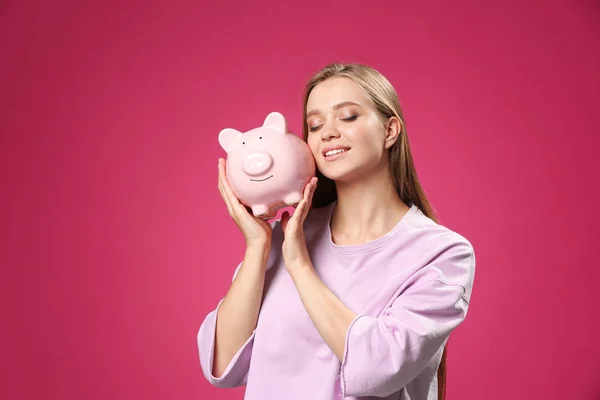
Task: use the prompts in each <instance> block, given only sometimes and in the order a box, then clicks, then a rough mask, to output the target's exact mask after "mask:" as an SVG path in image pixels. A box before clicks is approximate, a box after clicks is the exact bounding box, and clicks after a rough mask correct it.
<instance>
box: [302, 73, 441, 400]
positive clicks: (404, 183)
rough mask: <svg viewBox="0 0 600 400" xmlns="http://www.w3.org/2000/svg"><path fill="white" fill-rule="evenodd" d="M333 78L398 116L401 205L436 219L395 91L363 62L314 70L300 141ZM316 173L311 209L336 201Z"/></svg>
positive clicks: (392, 153)
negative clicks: (315, 94)
mask: <svg viewBox="0 0 600 400" xmlns="http://www.w3.org/2000/svg"><path fill="white" fill-rule="evenodd" d="M333 77H345V78H349V79H351V80H352V81H353V82H354V83H356V84H357V85H358V86H359V87H361V88H362V89H363V90H364V92H365V94H366V95H367V97H368V98H369V99H370V100H371V101H372V103H373V105H374V106H375V108H376V110H377V113H378V114H379V117H380V119H381V121H382V122H384V123H385V122H387V120H388V119H389V118H391V117H396V118H398V120H399V121H400V125H401V131H400V134H399V138H398V140H396V142H395V143H394V144H393V145H392V146H391V147H390V149H389V150H388V157H389V165H390V169H391V173H392V176H393V182H394V188H395V189H396V193H397V194H398V196H399V197H400V199H401V200H402V201H403V202H404V203H405V204H407V205H412V204H415V205H416V206H417V207H419V209H420V210H421V211H422V212H423V214H424V215H426V216H427V217H429V218H430V219H432V220H433V221H435V222H438V220H437V216H436V212H435V210H434V209H433V207H432V206H431V204H430V203H429V200H428V199H427V196H426V195H425V191H424V190H423V187H422V186H421V183H420V182H419V179H418V176H417V172H416V169H415V166H414V162H413V157H412V153H411V151H410V143H409V140H408V135H407V132H406V122H405V120H404V115H403V113H402V108H401V106H400V101H399V99H398V94H397V93H396V90H395V89H394V87H393V86H392V84H391V83H390V82H389V81H388V80H387V79H386V78H385V77H384V76H383V75H382V74H381V73H380V72H378V71H377V70H375V69H373V68H372V67H369V66H367V65H364V64H357V63H350V64H343V63H332V64H328V65H326V66H325V67H324V68H323V69H321V70H320V71H318V72H317V73H316V74H315V75H314V76H313V77H312V78H311V79H310V80H309V81H308V83H307V85H306V87H305V89H304V95H303V102H302V136H303V138H304V140H305V141H306V140H307V138H308V132H309V131H308V124H307V121H306V104H307V102H308V96H309V95H310V93H311V92H312V90H313V89H314V88H315V86H317V85H318V84H319V83H321V82H323V81H325V80H327V79H329V78H333ZM316 175H317V177H318V178H319V184H318V185H317V188H316V190H315V193H314V195H313V203H312V207H313V208H319V207H323V206H326V205H327V204H330V203H332V202H333V201H335V200H337V191H336V188H335V182H334V181H333V180H331V179H329V178H327V177H325V176H324V175H323V174H322V173H321V171H319V170H318V168H317V171H316ZM446 348H447V346H445V347H444V350H443V353H442V359H441V361H440V365H439V367H438V371H437V382H438V400H444V398H445V395H446V351H447V350H446Z"/></svg>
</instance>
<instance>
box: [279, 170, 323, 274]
mask: <svg viewBox="0 0 600 400" xmlns="http://www.w3.org/2000/svg"><path fill="white" fill-rule="evenodd" d="M316 187H317V178H316V177H313V178H312V179H311V180H310V181H309V182H308V183H307V184H306V186H305V187H304V193H303V196H302V200H301V201H300V203H298V205H297V206H296V209H295V210H294V213H293V215H292V216H291V217H290V213H289V212H288V211H286V212H284V213H283V214H282V216H281V227H282V229H283V235H284V240H283V246H282V253H283V260H284V262H285V266H286V268H287V270H288V271H290V272H291V271H292V270H296V269H298V268H302V267H306V266H309V265H312V262H311V260H310V256H309V255H308V249H307V247H306V239H305V237H304V220H305V219H306V216H307V215H308V212H309V211H310V208H311V205H312V198H313V195H314V193H315V189H316Z"/></svg>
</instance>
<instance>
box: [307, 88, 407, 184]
mask: <svg viewBox="0 0 600 400" xmlns="http://www.w3.org/2000/svg"><path fill="white" fill-rule="evenodd" d="M306 111H307V124H308V138H307V143H308V146H309V147H310V149H311V151H312V153H313V156H314V158H315V161H316V165H317V168H318V169H319V170H320V171H321V172H322V173H323V175H325V176H326V177H327V178H329V179H332V180H334V181H338V182H341V181H352V180H356V179H360V178H361V177H363V176H366V175H368V174H372V173H373V172H374V171H376V170H377V169H379V168H387V151H386V149H387V148H389V147H390V146H391V145H392V144H393V141H394V140H395V138H394V137H393V134H394V127H393V126H392V127H391V128H388V127H387V126H388V124H387V123H386V124H384V123H383V122H382V121H381V119H380V118H379V116H378V113H377V111H376V109H375V107H374V106H373V105H372V103H371V102H370V101H369V99H368V97H367V96H366V94H365V92H364V91H363V90H362V89H361V88H360V87H359V86H358V85H357V84H356V83H354V82H353V81H352V80H351V79H349V78H345V77H335V78H330V79H327V80H326V81H323V82H321V83H319V84H318V85H317V86H316V87H315V88H314V89H313V90H312V92H311V94H310V96H309V98H308V101H307V104H306ZM390 132H391V134H392V136H390Z"/></svg>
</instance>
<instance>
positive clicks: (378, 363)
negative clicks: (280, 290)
mask: <svg viewBox="0 0 600 400" xmlns="http://www.w3.org/2000/svg"><path fill="white" fill-rule="evenodd" d="M474 268H475V258H474V254H473V250H472V248H471V247H470V245H464V244H461V245H456V246H454V247H452V248H451V249H450V250H448V251H446V252H445V253H443V254H442V255H440V256H439V257H438V258H437V259H436V260H434V261H433V262H432V263H430V264H429V265H427V266H425V267H424V268H422V269H421V270H420V271H419V272H417V273H416V274H415V276H414V277H413V279H412V280H411V285H410V286H408V288H406V289H405V290H404V291H402V293H400V294H399V295H398V296H397V297H396V298H395V299H394V301H393V302H392V304H391V306H390V307H388V308H387V309H386V310H385V311H384V312H383V313H382V314H381V315H380V316H378V317H372V316H367V315H357V314H356V313H354V312H353V311H352V310H350V309H349V308H347V307H346V306H345V305H344V304H343V303H342V302H341V301H340V300H339V299H338V298H337V297H336V296H335V295H334V294H333V293H332V292H331V291H330V290H329V289H328V288H327V287H326V286H325V285H324V284H323V283H322V282H321V281H320V279H319V277H318V276H317V275H316V273H315V272H314V270H313V269H312V266H310V265H307V266H305V267H304V268H298V269H295V270H292V271H290V273H291V274H292V278H293V280H294V282H295V284H296V287H297V289H298V293H299V295H300V297H301V299H302V302H303V304H304V306H305V308H306V310H307V312H308V314H309V316H310V317H311V319H312V321H313V323H314V324H315V327H316V328H317V330H318V331H319V333H320V334H321V336H322V337H323V339H324V340H325V342H326V343H327V344H328V345H329V346H330V347H331V349H332V351H333V352H334V353H335V354H336V356H337V357H338V359H340V361H341V386H342V391H343V395H344V396H378V397H385V396H388V395H389V394H391V393H394V392H396V391H398V390H400V389H401V388H402V387H404V386H406V385H407V384H408V383H409V382H410V381H412V380H413V379H414V378H415V377H416V376H417V375H418V374H419V373H420V372H421V371H423V370H424V369H425V367H426V366H427V364H428V363H429V362H430V361H431V359H432V358H433V357H434V356H435V354H436V353H437V352H438V351H439V350H440V349H441V348H442V346H443V345H444V343H445V342H446V340H447V339H448V337H449V335H450V332H451V331H452V330H453V329H454V328H456V327H457V326H458V325H459V324H460V323H461V322H462V321H463V320H464V318H465V316H466V313H467V309H468V298H469V295H470V293H468V292H470V290H469V291H467V288H470V287H471V285H472V280H473V274H474Z"/></svg>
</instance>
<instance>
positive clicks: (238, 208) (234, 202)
mask: <svg viewBox="0 0 600 400" xmlns="http://www.w3.org/2000/svg"><path fill="white" fill-rule="evenodd" d="M219 170H220V171H221V185H222V186H223V192H224V193H225V197H226V198H227V200H228V202H229V205H230V206H231V209H232V210H233V212H234V213H235V214H237V215H238V216H241V215H242V214H243V213H244V212H246V213H248V210H247V209H246V208H245V207H244V206H243V205H242V204H241V203H240V201H239V200H238V198H237V196H236V195H235V194H234V193H233V190H231V186H229V182H228V181H227V175H226V173H225V162H224V161H222V162H221V163H220V164H219Z"/></svg>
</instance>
